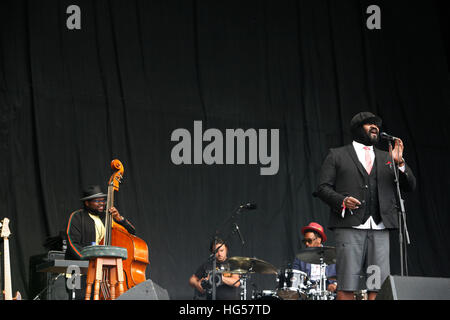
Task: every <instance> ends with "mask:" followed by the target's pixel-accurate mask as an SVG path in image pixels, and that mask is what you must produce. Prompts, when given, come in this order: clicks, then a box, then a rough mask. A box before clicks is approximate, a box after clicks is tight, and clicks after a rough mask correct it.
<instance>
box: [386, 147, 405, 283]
mask: <svg viewBox="0 0 450 320" xmlns="http://www.w3.org/2000/svg"><path fill="white" fill-rule="evenodd" d="M389 153H390V155H391V160H392V164H393V169H394V176H395V184H396V188H397V196H398V200H399V204H400V211H399V212H398V230H399V231H398V238H399V245H400V275H401V276H403V269H404V264H405V265H406V275H408V266H407V263H408V262H407V261H406V260H405V257H404V256H403V252H404V251H405V253H406V246H405V245H404V242H403V229H404V232H405V236H406V243H407V244H408V245H409V244H410V239H409V233H408V228H407V226H406V210H405V203H404V200H403V198H402V194H401V191H400V179H399V170H400V168H399V167H398V165H397V164H396V163H395V162H394V152H393V148H392V142H391V141H389ZM405 166H406V164H405ZM405 256H406V254H405Z"/></svg>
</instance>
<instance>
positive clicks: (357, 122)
mask: <svg viewBox="0 0 450 320" xmlns="http://www.w3.org/2000/svg"><path fill="white" fill-rule="evenodd" d="M366 123H373V124H375V125H376V126H377V127H379V128H380V127H381V125H382V123H383V122H382V120H381V118H380V117H378V116H376V115H374V114H373V113H371V112H368V111H364V112H360V113H358V114H357V115H355V116H354V117H353V118H352V120H351V121H350V128H351V129H355V128H357V127H359V126H362V125H364V124H366Z"/></svg>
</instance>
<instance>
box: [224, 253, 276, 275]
mask: <svg viewBox="0 0 450 320" xmlns="http://www.w3.org/2000/svg"><path fill="white" fill-rule="evenodd" d="M227 262H228V264H229V266H230V272H231V273H239V274H246V273H261V274H277V268H275V267H274V266H273V265H272V264H270V263H268V262H266V261H263V260H260V259H257V258H248V257H231V258H229V259H228V260H227Z"/></svg>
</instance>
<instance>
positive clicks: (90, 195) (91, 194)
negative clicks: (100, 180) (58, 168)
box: [80, 185, 108, 201]
mask: <svg viewBox="0 0 450 320" xmlns="http://www.w3.org/2000/svg"><path fill="white" fill-rule="evenodd" d="M107 196H108V195H107V194H104V193H103V191H102V189H101V188H100V186H98V185H92V186H88V187H87V188H86V189H85V190H84V191H83V197H82V198H81V199H80V200H81V201H86V200H91V199H96V198H105V197H107Z"/></svg>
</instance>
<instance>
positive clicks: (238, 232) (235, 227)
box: [234, 223, 245, 245]
mask: <svg viewBox="0 0 450 320" xmlns="http://www.w3.org/2000/svg"><path fill="white" fill-rule="evenodd" d="M234 230H235V231H236V232H237V234H238V235H239V239H241V242H242V245H244V244H245V241H244V238H243V237H242V234H241V230H239V227H238V225H237V224H236V223H235V224H234Z"/></svg>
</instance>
